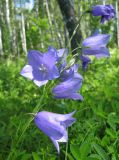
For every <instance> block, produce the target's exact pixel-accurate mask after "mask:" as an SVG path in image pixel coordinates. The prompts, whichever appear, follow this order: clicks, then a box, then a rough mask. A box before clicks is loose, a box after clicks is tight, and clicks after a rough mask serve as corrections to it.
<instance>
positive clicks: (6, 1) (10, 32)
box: [5, 0, 12, 52]
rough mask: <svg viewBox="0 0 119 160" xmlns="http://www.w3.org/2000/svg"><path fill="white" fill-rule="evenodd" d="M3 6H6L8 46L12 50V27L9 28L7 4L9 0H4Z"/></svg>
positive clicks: (8, 8) (8, 7)
mask: <svg viewBox="0 0 119 160" xmlns="http://www.w3.org/2000/svg"><path fill="white" fill-rule="evenodd" d="M5 7H6V12H5V13H6V24H7V27H8V32H9V46H10V50H11V52H12V28H11V23H10V6H9V0H5Z"/></svg>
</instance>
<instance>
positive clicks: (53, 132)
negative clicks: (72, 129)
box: [34, 111, 76, 153]
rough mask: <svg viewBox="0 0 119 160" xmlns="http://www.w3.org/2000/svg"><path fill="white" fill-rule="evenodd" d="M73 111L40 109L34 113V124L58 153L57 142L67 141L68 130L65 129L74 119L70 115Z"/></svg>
mask: <svg viewBox="0 0 119 160" xmlns="http://www.w3.org/2000/svg"><path fill="white" fill-rule="evenodd" d="M74 113H75V111H74V112H72V113H69V114H56V113H51V112H47V111H42V112H38V113H37V114H36V115H35V118H34V122H35V124H36V126H37V127H38V128H39V129H40V130H41V131H42V132H44V133H45V134H46V135H47V136H48V137H49V138H50V139H51V140H52V142H53V144H54V145H55V147H56V149H57V151H58V153H60V148H59V143H58V142H67V141H68V132H67V130H66V129H67V127H69V126H71V125H72V124H73V123H74V122H75V121H76V119H75V118H73V117H72V116H73V114H74Z"/></svg>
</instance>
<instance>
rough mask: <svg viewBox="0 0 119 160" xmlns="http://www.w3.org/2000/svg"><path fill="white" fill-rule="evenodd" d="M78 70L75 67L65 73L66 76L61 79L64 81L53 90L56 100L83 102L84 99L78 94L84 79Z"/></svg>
mask: <svg viewBox="0 0 119 160" xmlns="http://www.w3.org/2000/svg"><path fill="white" fill-rule="evenodd" d="M76 70H77V65H74V66H72V67H71V69H68V70H65V71H64V75H62V77H61V78H62V80H63V81H62V82H60V83H59V84H58V85H57V86H55V87H54V88H53V90H52V93H53V94H54V97H55V98H58V99H73V100H83V97H82V96H81V95H80V94H79V93H78V90H79V89H80V88H81V86H82V80H83V78H82V76H81V75H80V74H79V73H78V72H76Z"/></svg>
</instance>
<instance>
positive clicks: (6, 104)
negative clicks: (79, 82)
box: [0, 50, 119, 160]
mask: <svg viewBox="0 0 119 160" xmlns="http://www.w3.org/2000/svg"><path fill="white" fill-rule="evenodd" d="M117 53H118V50H112V51H111V54H112V56H111V58H110V59H108V60H107V59H101V60H99V61H98V60H95V59H94V61H93V63H92V64H91V65H90V67H89V70H88V71H86V72H85V73H83V72H82V75H83V77H84V82H83V87H82V90H81V94H82V95H83V96H84V101H83V102H79V101H72V100H56V99H54V98H53V96H52V95H51V92H50V90H51V88H52V87H53V85H54V83H55V82H49V83H48V84H47V85H46V86H42V87H41V88H38V87H37V86H35V84H33V83H32V81H30V80H27V79H25V78H23V77H22V76H20V74H19V72H20V70H21V68H22V67H23V66H24V63H25V62H24V61H22V60H20V61H18V60H17V62H13V61H11V60H8V61H2V62H1V64H0V109H1V113H0V119H1V121H0V137H1V138H0V160H5V159H8V160H31V159H33V160H40V159H41V160H47V159H49V160H57V159H58V158H59V159H61V160H63V159H65V158H66V157H65V156H66V155H67V159H69V160H118V159H119V116H118V114H119V98H118V97H119V92H118V90H119V85H118V84H119V66H118V62H119V56H118V54H117ZM80 72H81V71H80ZM74 109H76V110H77V112H76V114H75V117H76V119H77V122H76V123H75V124H74V125H73V126H72V127H70V128H69V142H68V153H67V154H66V153H65V146H66V145H65V144H60V147H61V154H60V157H58V156H57V152H56V150H55V147H54V146H53V144H52V142H51V141H50V140H49V138H48V137H47V136H46V135H44V134H43V133H42V132H41V131H39V130H38V129H37V128H36V126H35V125H34V123H33V117H32V116H30V115H28V114H27V113H31V112H32V113H36V112H37V111H41V110H48V111H52V112H58V113H68V112H71V111H72V110H74ZM1 146H2V147H1Z"/></svg>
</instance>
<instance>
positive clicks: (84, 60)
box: [80, 55, 91, 70]
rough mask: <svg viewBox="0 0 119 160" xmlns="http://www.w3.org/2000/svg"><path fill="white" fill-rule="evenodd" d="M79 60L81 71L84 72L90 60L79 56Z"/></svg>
mask: <svg viewBox="0 0 119 160" xmlns="http://www.w3.org/2000/svg"><path fill="white" fill-rule="evenodd" d="M80 60H81V62H82V69H83V70H86V69H87V67H88V64H89V63H91V59H90V58H89V57H88V56H83V55H81V56H80Z"/></svg>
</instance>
